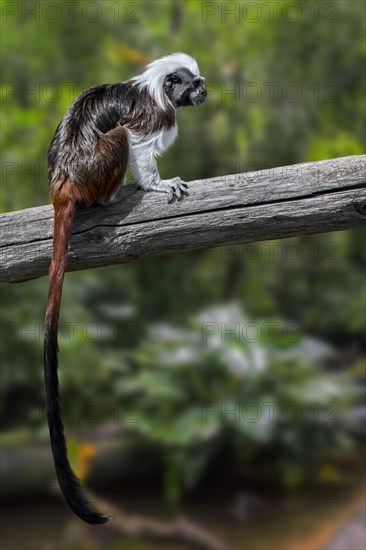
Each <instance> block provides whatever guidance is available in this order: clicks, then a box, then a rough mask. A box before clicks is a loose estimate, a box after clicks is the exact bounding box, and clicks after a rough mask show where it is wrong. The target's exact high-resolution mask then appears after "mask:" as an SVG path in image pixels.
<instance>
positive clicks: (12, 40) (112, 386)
mask: <svg viewBox="0 0 366 550" xmlns="http://www.w3.org/2000/svg"><path fill="white" fill-rule="evenodd" d="M10 4H11V6H10ZM48 4H50V7H49V12H48V13H49V16H50V17H51V16H52V13H55V12H54V11H52V10H55V9H56V8H55V6H57V5H58V6H60V9H61V12H60V13H61V17H60V19H58V20H57V21H55V22H52V21H50V17H49V18H48V19H47V17H44V16H40V17H39V18H38V19H37V18H36V17H34V16H32V15H24V13H23V15H22V10H24V9H25V8H28V7H29V8H31V7H32V5H33V6H36V9H41V8H42V5H43V4H42V2H33V0H29V1H27V2H20V3H17V2H2V3H1V10H2V13H1V15H2V27H3V28H2V30H3V32H2V35H1V51H2V61H3V63H2V84H1V97H2V102H1V128H0V132H1V134H0V138H1V152H2V186H1V190H0V192H1V195H0V200H1V209H2V211H9V210H16V209H22V208H29V207H33V206H37V205H40V204H44V203H45V202H47V201H48V200H49V199H48V185H47V170H46V164H45V161H46V152H47V147H48V144H49V141H50V140H51V138H52V136H53V133H54V131H55V128H56V127H57V124H58V123H59V121H60V119H61V117H62V116H63V114H64V113H65V111H66V109H67V108H68V106H69V105H70V103H71V101H73V99H74V98H75V97H76V96H77V95H78V94H79V93H81V92H82V91H83V90H84V89H85V88H87V87H88V86H89V85H90V84H94V83H102V82H116V81H121V80H125V79H126V78H129V77H130V76H132V75H135V74H138V73H140V72H141V70H142V69H143V66H144V65H145V63H146V62H147V61H148V60H150V59H154V58H156V57H159V56H161V55H164V54H166V53H170V52H172V51H180V50H181V51H186V52H187V53H190V54H192V55H194V56H196V58H197V60H198V62H199V65H200V67H201V71H202V74H203V75H204V76H205V77H206V79H207V85H208V89H209V97H208V102H207V103H206V104H205V105H203V106H201V107H200V108H197V109H182V110H180V111H179V113H178V122H179V129H180V132H179V138H178V140H177V142H176V143H175V144H174V146H173V147H172V148H171V150H169V152H168V153H167V154H166V155H164V158H163V159H161V161H160V164H159V167H160V171H161V174H162V176H163V177H172V176H173V175H180V176H181V177H182V178H183V179H186V180H190V179H199V178H201V177H207V176H217V175H225V174H228V173H237V172H242V171H247V170H256V169H262V168H271V167H273V166H281V165H286V164H292V163H295V162H302V161H313V160H320V159H323V158H329V157H333V156H343V155H348V154H359V153H361V152H363V151H364V144H365V125H364V118H365V117H364V115H365V101H364V98H365V88H364V79H363V73H362V67H363V66H364V63H365V51H366V50H365V40H364V29H363V17H364V14H363V9H362V2H358V1H354V2H348V1H347V2H345V1H342V0H339V1H336V2H331V3H327V2H315V3H313V2H298V3H297V4H298V5H299V6H300V7H301V12H302V16H301V17H300V19H299V20H297V21H294V22H291V21H289V20H288V19H286V18H285V17H284V16H283V9H284V8H285V7H286V2H285V1H284V0H281V1H279V2H275V3H274V4H273V5H274V12H273V18H272V17H270V16H269V13H270V12H269V11H268V9H267V8H266V7H265V3H263V6H262V8H263V9H262V16H261V17H260V18H259V19H258V21H257V22H255V23H252V22H250V21H248V20H245V19H244V18H241V19H240V20H238V21H235V19H234V18H233V17H232V16H228V17H227V19H226V20H223V18H222V17H221V14H220V13H218V14H216V15H215V16H212V17H208V18H207V20H204V18H203V11H202V10H203V3H202V2H199V1H196V0H191V1H189V2H179V3H178V2H174V1H169V0H158V1H152V0H148V1H141V2H138V3H137V6H138V12H137V14H136V19H137V21H136V22H135V23H131V22H128V21H126V19H125V16H126V9H125V6H126V4H125V3H124V2H123V1H113V2H107V1H106V0H104V1H102V0H101V1H99V2H98V1H95V2H92V3H90V2H88V0H79V1H75V2H73V3H70V2H63V0H55V1H54V2H51V3H48ZM51 4H52V6H51ZM70 4H71V5H72V10H71V12H72V13H73V16H72V17H71V19H70V7H68V6H70ZM88 4H89V5H90V4H93V5H96V4H98V5H99V6H100V9H101V13H102V16H101V18H100V19H99V20H98V21H97V22H94V23H93V22H91V21H88V19H87V17H85V11H83V10H84V9H85V7H86V6H87V5H88ZM132 4H135V3H132ZM234 4H235V6H236V5H238V4H239V3H233V5H234ZM221 5H222V3H221V2H216V3H215V6H216V7H218V8H219V9H220V7H221ZM258 5H259V4H258ZM9 6H10V7H11V8H12V7H14V9H15V11H16V15H13V16H11V15H9V14H7V12H6V10H7V9H9ZM37 6H38V8H37ZM18 7H19V9H18ZM317 7H318V8H319V10H320V12H319V14H318V18H317V19H316V14H315V12H314V9H315V10H316V9H317ZM329 9H332V10H333V9H334V10H335V19H334V21H333V22H329V21H328V22H327V21H326V15H329ZM30 11H31V10H30ZM90 15H92V14H91V12H90ZM252 16H253V14H252ZM291 84H295V86H292V88H291ZM289 85H290V87H289ZM271 91H273V93H271ZM294 91H298V92H299V97H298V98H297V99H296V101H292V100H291V92H292V93H293V92H294ZM232 92H234V93H232ZM256 93H257V94H258V95H257V97H256V95H255V94H256ZM286 94H287V95H286ZM253 98H254V99H253ZM314 192H316V188H314ZM164 207H165V205H164ZM106 215H107V214H106ZM212 215H213V216H214V213H213V214H212ZM217 231H220V228H219V227H218V228H217ZM364 241H365V233H364V230H355V231H349V232H339V233H334V234H328V235H315V236H299V237H296V238H292V239H286V240H283V241H280V242H278V241H274V242H265V243H258V244H255V245H254V247H253V246H252V245H237V246H230V247H221V248H217V249H215V250H208V251H204V252H191V253H186V254H180V255H175V256H173V257H167V258H157V259H151V260H146V261H142V262H138V263H135V264H132V263H131V264H128V265H124V266H114V267H111V268H108V269H99V270H89V271H87V272H81V273H69V274H67V276H66V279H65V285H64V291H63V303H62V311H61V319H60V328H61V338H60V364H61V368H60V379H61V394H62V403H63V406H64V411H65V420H66V422H67V423H68V426H69V427H70V428H72V427H73V425H74V424H79V423H81V422H84V423H85V422H86V420H85V414H83V411H84V412H85V407H87V406H88V404H89V403H93V404H96V405H97V407H98V410H100V416H99V417H98V421H100V422H102V421H103V420H104V419H106V418H110V415H111V411H113V410H114V407H116V404H120V403H122V406H123V403H125V401H126V399H132V400H136V403H138V405H139V412H141V416H140V419H139V422H138V424H137V425H136V426H135V428H136V430H137V431H138V433H139V434H140V436H141V437H145V438H148V439H149V440H150V441H154V442H156V443H157V444H159V445H160V446H161V448H163V449H164V452H165V453H166V462H165V464H166V469H165V475H166V487H167V493H168V494H169V496H170V498H172V499H177V498H179V495H180V494H181V492H182V491H183V489H184V488H185V487H190V486H193V485H194V484H196V483H197V481H198V480H199V479H200V476H201V475H202V472H204V471H205V469H206V467H207V464H208V463H209V461H210V460H211V458H212V457H213V456H214V455H215V454H216V453H217V452H219V450H220V448H222V447H225V445H226V443H227V449H229V450H231V449H233V455H234V456H235V457H236V460H237V464H236V466H237V467H238V465H240V463H243V464H244V465H245V464H247V465H248V464H250V461H252V460H254V458H255V457H256V456H257V453H258V451H259V450H260V449H267V447H268V445H275V446H276V445H277V446H278V448H279V449H280V450H281V454H280V456H279V457H278V460H277V462H276V464H277V466H278V469H279V470H280V473H281V476H282V479H287V478H288V476H290V477H296V476H297V477H301V476H302V475H303V472H304V463H305V462H304V461H305V457H306V456H307V455H308V453H311V454H312V453H316V452H319V453H320V454H322V453H323V452H324V454H327V453H328V452H329V451H330V450H331V441H333V442H334V447H335V448H336V447H337V445H338V444H339V442H340V441H341V439H342V437H343V435H342V426H341V423H336V424H330V423H326V422H323V423H321V422H318V423H315V424H316V425H314V423H312V422H310V420H311V415H312V414H313V413H312V409H311V407H312V403H313V401H317V402H318V403H319V406H320V407H321V406H324V405H326V404H327V403H329V402H330V401H333V400H335V401H336V402H337V404H338V403H339V406H340V405H341V404H342V403H343V398H346V397H347V387H348V386H347V385H342V386H341V388H342V391H341V393H339V395H338V394H337V391H338V390H337V388H339V384H340V381H339V379H338V378H337V379H336V380H334V381H333V378H332V376H331V375H330V374H329V373H327V374H326V375H325V374H323V373H322V371H321V370H320V369H319V368H318V366H317V365H318V359H317V358H316V357H315V358H314V361H312V360H310V358H309V355H308V348H306V347H304V345H305V343H306V342H305V339H304V340H303V341H299V342H295V343H293V345H292V346H290V345H289V342H288V340H287V339H286V337H284V336H283V334H282V333H281V330H279V331H275V341H274V342H273V343H272V344H271V346H269V345H268V337H269V335H268V333H266V325H265V323H266V322H273V321H276V322H277V321H278V322H279V323H281V321H280V320H281V319H290V320H291V321H292V322H294V323H295V324H297V325H298V326H299V327H300V329H301V331H302V333H307V334H308V337H310V338H312V339H313V340H316V341H317V342H319V341H320V340H321V339H323V340H324V339H325V340H328V341H329V342H330V343H334V344H336V345H337V346H338V348H339V349H341V350H345V352H346V353H347V354H348V353H350V354H351V356H352V353H353V350H356V353H357V350H359V349H361V346H362V345H363V337H364V321H365V316H364V304H363V301H362V299H361V298H362V296H363V293H364V278H365V264H366V262H365V260H366V252H365V251H366V247H365V246H363V243H364ZM251 246H252V248H251ZM294 251H295V253H296V251H298V252H299V254H298V256H297V257H295V260H294V257H293V253H294ZM47 286H48V281H47V279H46V278H43V279H40V280H38V281H29V282H27V283H23V284H21V285H12V286H7V287H6V288H4V289H3V292H2V297H1V298H2V324H1V328H2V344H4V351H3V353H2V375H1V381H2V384H1V412H2V423H3V426H6V427H8V426H20V427H22V428H23V427H24V426H31V427H32V428H34V430H37V433H39V430H40V428H41V430H42V426H43V425H44V411H43V409H44V406H43V381H42V376H43V373H42V331H43V315H44V309H45V303H46V298H47ZM231 301H235V302H237V303H240V304H241V306H242V307H243V309H244V311H247V312H248V315H249V318H250V319H264V320H265V321H263V323H262V324H261V331H262V333H261V339H260V340H259V341H258V342H254V343H253V342H251V343H248V342H246V341H242V340H240V342H236V341H235V338H233V337H231V338H230V337H229V336H228V338H227V340H226V343H225V344H224V343H223V342H218V343H217V345H215V346H213V345H209V342H207V343H206V345H203V343H202V338H200V334H199V332H200V331H199V329H198V324H199V323H198V320H197V317H195V316H196V315H197V312H199V311H202V310H204V309H206V310H207V308H208V307H209V306H211V305H212V304H216V303H227V302H231ZM235 315H237V317H238V318H237V319H236V320H235V322H236V321H238V320H239V319H243V317H242V313H240V311H239V312H237V314H235ZM235 315H234V317H235ZM234 317H233V318H232V320H233V321H234ZM193 318H195V319H196V320H195V321H192V322H191V321H190V319H193ZM211 321H212V319H211ZM158 322H159V323H160V324H162V325H163V326H167V327H170V326H180V327H182V328H181V329H180V330H179V331H177V330H176V329H174V330H173V329H169V330H168V332H167V334H165V333H162V332H161V330H160V332H158V334H157V335H156V336H154V335H150V336H148V337H146V333H147V331H148V329H149V326H150V325H151V324H152V323H155V325H156V324H157V323H158ZM70 323H71V324H72V323H78V325H77V326H75V329H74V331H73V333H72V337H71V336H70V331H69V329H70V326H73V325H70ZM90 324H97V327H98V328H99V329H100V337H98V338H96V339H95V340H93V339H92V337H91V334H90V333H87V332H85V328H86V327H88V326H89V325H90ZM280 326H281V325H280ZM156 330H157V329H156ZM32 331H33V332H32ZM169 331H170V332H169ZM164 334H165V335H164ZM169 334H170V336H168V335H169ZM211 343H212V342H211ZM126 349H128V350H129V353H131V355H129V356H128V358H126V356H125V353H124V352H125V350H126ZM347 356H348V355H347ZM261 361H262V362H261ZM360 364H361V359H360V358H359V356H358V363H357V365H360ZM346 366H348V364H346ZM350 366H351V365H350ZM360 372H361V373H362V370H361V367H359V366H357V376H359V377H360ZM355 374H356V369H355ZM268 399H272V400H274V399H276V400H278V402H279V403H281V404H282V405H283V404H285V403H288V402H289V401H291V400H293V401H296V402H298V403H299V404H300V405H301V407H302V410H303V413H304V414H303V417H302V419H301V422H299V423H293V424H291V423H285V425H283V423H282V424H281V421H280V419H278V418H276V419H275V420H274V421H273V422H268V421H267V422H265V421H262V422H256V423H250V422H240V421H239V422H236V421H233V417H230V415H228V416H227V418H225V422H223V421H222V418H221V408H220V407H221V404H222V406H223V407H224V410H225V407H227V410H230V407H233V404H234V403H236V402H241V403H247V402H256V403H259V404H260V405H261V406H262V405H264V403H265V401H266V400H268ZM212 402H213V403H214V404H219V405H220V407H219V413H218V414H210V415H208V416H207V422H205V423H204V422H202V418H201V412H202V403H212ZM70 403H76V404H77V408H76V410H75V411H74V413H75V414H74V415H73V416H72V418H71V419H70V418H69V417H68V404H70ZM219 405H218V406H219ZM140 407H141V410H140ZM35 410H38V411H40V412H42V414H40V413H39V414H36V415H35V414H33V413H32V412H31V411H35ZM19 411H20V412H19ZM254 412H255V411H254V410H253V414H254ZM328 412H330V411H329V410H328ZM314 414H315V413H314ZM309 416H310V419H309ZM71 420H73V422H74V424H72V423H71V422H70V421H71ZM309 426H310V428H309ZM46 433H47V430H44V434H45V437H47V435H46ZM225 448H226V447H225ZM227 454H228V453H227Z"/></svg>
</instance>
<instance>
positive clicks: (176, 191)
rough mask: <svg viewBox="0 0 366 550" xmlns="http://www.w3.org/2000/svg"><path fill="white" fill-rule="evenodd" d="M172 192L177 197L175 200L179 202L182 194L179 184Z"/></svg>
mask: <svg viewBox="0 0 366 550" xmlns="http://www.w3.org/2000/svg"><path fill="white" fill-rule="evenodd" d="M174 192H175V194H176V196H177V199H178V200H179V201H180V199H181V198H182V193H181V192H180V187H179V184H178V185H177V186H176V187H175V188H174Z"/></svg>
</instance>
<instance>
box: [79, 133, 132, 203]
mask: <svg viewBox="0 0 366 550" xmlns="http://www.w3.org/2000/svg"><path fill="white" fill-rule="evenodd" d="M127 163H128V139H127V132H126V129H125V128H123V126H117V127H116V128H113V130H110V131H109V132H107V133H106V134H104V135H103V136H102V137H100V138H99V140H98V143H97V145H96V147H95V150H94V154H93V159H92V163H91V168H90V170H89V174H88V185H89V186H91V187H95V197H94V202H96V203H97V204H100V205H102V206H106V205H108V204H111V203H113V202H116V195H117V193H118V191H119V189H120V187H121V186H122V185H123V183H124V181H125V175H126V169H127Z"/></svg>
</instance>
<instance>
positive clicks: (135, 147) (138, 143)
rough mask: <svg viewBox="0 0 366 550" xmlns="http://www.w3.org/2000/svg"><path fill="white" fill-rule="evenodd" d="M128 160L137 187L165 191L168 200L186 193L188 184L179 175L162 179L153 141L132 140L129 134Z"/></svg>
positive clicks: (178, 197)
mask: <svg viewBox="0 0 366 550" xmlns="http://www.w3.org/2000/svg"><path fill="white" fill-rule="evenodd" d="M129 142H130V148H129V161H128V165H129V168H130V170H131V172H132V175H133V177H134V179H135V181H136V183H137V185H138V186H139V187H141V188H142V189H144V190H145V191H157V192H160V193H167V195H168V202H170V201H171V200H172V199H173V198H174V196H176V197H177V199H178V200H180V199H181V198H182V196H183V195H188V194H189V193H188V186H187V184H186V183H185V182H184V181H182V180H181V179H180V178H179V177H175V178H172V179H168V180H162V179H161V177H160V174H159V171H158V167H157V164H156V160H155V155H154V153H155V151H156V145H155V143H147V142H146V140H134V138H133V137H132V136H129Z"/></svg>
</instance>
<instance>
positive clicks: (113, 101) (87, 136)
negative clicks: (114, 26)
mask: <svg viewBox="0 0 366 550" xmlns="http://www.w3.org/2000/svg"><path fill="white" fill-rule="evenodd" d="M174 123H175V111H174V108H173V107H170V106H168V105H167V108H166V110H162V109H161V108H160V107H159V106H158V105H157V104H156V102H155V101H154V100H153V99H152V98H151V96H150V95H149V94H148V92H147V91H146V90H139V89H138V87H137V86H135V85H134V84H133V83H131V82H130V81H127V82H121V83H116V84H102V85H96V86H92V87H91V88H88V89H87V90H85V91H84V92H83V93H82V94H81V95H80V96H79V97H77V99H76V100H75V101H74V102H73V103H72V105H71V106H70V108H69V109H68V111H67V112H66V114H65V116H64V117H63V119H62V120H61V122H60V124H59V126H58V127H57V129H56V132H55V135H54V137H53V139H52V141H51V143H50V146H49V149H48V155H47V160H48V178H49V184H50V185H51V186H52V185H55V184H58V185H61V184H62V183H63V182H64V181H65V180H66V179H67V178H69V179H70V181H71V183H72V184H73V185H75V186H77V187H83V186H90V185H93V184H98V181H96V179H97V178H98V177H100V172H102V173H105V172H106V167H105V166H104V167H103V160H107V159H103V158H101V155H100V150H101V149H103V144H104V143H106V142H108V144H109V147H108V151H107V153H108V154H109V153H110V152H111V146H112V143H111V139H108V138H110V137H111V136H110V132H111V130H113V129H115V128H117V127H124V128H127V129H130V130H132V131H134V132H136V133H140V132H141V133H144V134H146V133H147V132H156V131H159V130H161V129H162V128H163V127H166V128H169V127H170V126H172V125H173V124H174ZM113 140H114V144H115V149H116V151H115V153H117V150H118V149H119V148H126V147H128V145H127V141H126V139H125V137H124V134H123V132H122V131H121V132H114V133H113ZM104 149H105V148H104ZM120 152H121V155H122V156H124V155H126V154H127V152H126V151H122V150H121V151H120ZM110 160H112V159H110ZM116 169H117V171H118V167H116ZM122 176H123V175H122Z"/></svg>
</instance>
